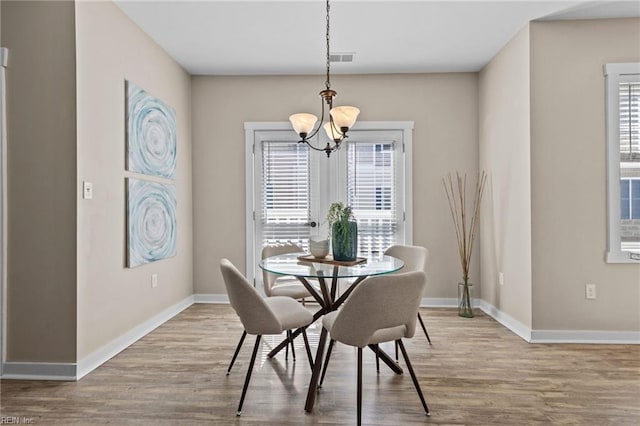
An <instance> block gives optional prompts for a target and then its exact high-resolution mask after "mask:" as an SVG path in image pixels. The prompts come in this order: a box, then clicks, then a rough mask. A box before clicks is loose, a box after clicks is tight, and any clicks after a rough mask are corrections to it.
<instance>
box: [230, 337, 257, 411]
mask: <svg viewBox="0 0 640 426" xmlns="http://www.w3.org/2000/svg"><path fill="white" fill-rule="evenodd" d="M261 337H262V336H261V335H258V336H256V344H255V345H254V346H253V354H251V362H249V369H248V370H247V377H246V378H245V379H244V386H243V387H242V395H241V396H240V404H238V412H237V413H236V416H239V415H240V414H242V404H243V403H244V397H245V395H246V394H247V388H248V387H249V380H251V372H252V371H253V364H254V363H255V362H256V355H257V354H258V348H259V347H260V338H261Z"/></svg>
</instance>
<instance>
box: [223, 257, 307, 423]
mask: <svg viewBox="0 0 640 426" xmlns="http://www.w3.org/2000/svg"><path fill="white" fill-rule="evenodd" d="M220 270H221V272H222V277H223V279H224V285H225V287H226V289H227V294H228V295H229V302H230V303H231V306H232V307H233V309H234V311H235V312H236V314H238V317H240V322H242V325H243V326H244V333H243V335H242V338H241V340H240V343H239V344H238V347H237V348H236V352H235V354H234V355H233V359H232V361H231V366H233V362H234V361H235V359H236V357H237V356H238V351H239V350H240V346H241V345H242V341H243V340H244V337H245V336H246V335H247V334H252V335H255V336H256V343H255V345H254V347H253V354H252V355H251V361H250V362H249V368H248V370H247V376H246V378H245V381H244V386H243V388H242V395H241V396H240V404H239V405H238V411H237V415H238V416H239V415H240V414H241V413H242V404H243V402H244V398H245V395H246V393H247V388H248V386H249V380H250V379H251V372H252V370H253V365H254V363H255V360H256V355H257V353H258V348H259V347H260V339H261V337H262V336H263V335H265V334H281V333H282V332H284V331H291V330H293V329H297V328H302V329H303V330H302V336H303V337H304V343H305V345H306V349H307V353H311V350H310V349H309V342H308V340H307V334H306V332H305V330H304V328H305V327H306V326H308V325H309V324H311V322H312V321H313V314H311V312H309V310H307V309H306V308H304V307H303V306H302V305H300V304H299V303H298V302H296V301H295V300H293V299H292V298H290V297H285V296H273V297H268V298H264V297H262V296H261V295H260V294H259V293H258V291H257V290H256V289H255V288H254V287H253V285H251V283H250V282H249V281H247V279H246V278H245V277H244V275H242V274H241V273H240V271H238V269H237V268H236V267H235V266H234V265H233V264H232V263H231V262H230V261H229V260H228V259H222V260H221V261H220ZM231 366H229V371H231ZM229 371H227V374H229Z"/></svg>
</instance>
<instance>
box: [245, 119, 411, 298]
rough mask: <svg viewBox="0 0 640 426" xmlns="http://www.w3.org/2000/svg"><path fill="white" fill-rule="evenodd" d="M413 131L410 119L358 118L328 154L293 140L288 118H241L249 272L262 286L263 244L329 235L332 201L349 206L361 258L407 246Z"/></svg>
mask: <svg viewBox="0 0 640 426" xmlns="http://www.w3.org/2000/svg"><path fill="white" fill-rule="evenodd" d="M412 129H413V123H411V122H359V123H357V124H356V126H355V127H354V128H353V129H351V130H350V132H349V138H348V139H347V140H346V141H345V142H344V143H343V146H342V147H341V149H340V150H338V151H336V152H334V153H333V154H331V157H330V158H327V157H326V155H323V154H322V153H318V152H314V151H311V150H310V149H309V148H308V147H307V146H306V145H304V144H298V143H297V141H298V137H297V136H296V135H295V133H294V132H293V130H291V127H290V125H289V123H288V122H278V123H245V141H246V142H245V143H246V145H245V147H246V159H245V167H246V193H247V196H246V206H247V221H246V235H247V240H246V242H247V251H246V259H247V262H246V263H247V271H246V273H247V277H248V278H249V279H254V282H255V284H256V286H257V287H258V288H262V284H261V280H262V273H261V271H260V269H259V268H258V261H259V259H260V254H261V251H262V248H263V247H264V246H265V245H267V244H274V243H280V242H285V241H291V242H294V243H296V244H298V245H300V246H301V247H303V249H305V250H306V249H308V241H309V238H317V239H323V238H326V237H327V235H328V229H327V224H326V215H327V211H328V209H329V205H330V204H331V203H332V202H335V201H342V202H344V203H346V204H347V205H350V206H351V207H352V208H353V211H354V216H355V218H356V220H357V221H358V255H359V256H366V257H375V256H381V255H382V253H383V252H384V250H386V249H387V248H388V247H389V246H391V245H393V244H411V243H412V239H411V232H412V227H411V214H410V213H411V198H410V197H409V196H408V195H407V194H411V161H410V160H409V159H410V154H411V137H412ZM321 133H322V132H321ZM315 144H316V146H319V145H323V142H318V141H315ZM405 158H408V159H405Z"/></svg>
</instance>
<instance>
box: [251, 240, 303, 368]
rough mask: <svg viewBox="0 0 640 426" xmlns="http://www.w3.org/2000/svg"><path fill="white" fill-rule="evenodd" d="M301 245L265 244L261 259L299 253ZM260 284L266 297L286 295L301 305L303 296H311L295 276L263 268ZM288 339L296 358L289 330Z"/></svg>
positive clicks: (287, 354)
mask: <svg viewBox="0 0 640 426" xmlns="http://www.w3.org/2000/svg"><path fill="white" fill-rule="evenodd" d="M303 251H304V250H302V247H300V246H299V245H297V244H294V243H290V242H287V243H284V244H277V245H267V246H264V247H263V248H262V256H261V257H262V259H265V258H267V257H271V256H277V255H279V254H287V253H301V252H303ZM262 284H263V287H264V294H266V295H267V297H271V296H287V297H291V298H293V299H297V300H301V301H302V305H304V304H305V298H306V297H311V294H310V293H309V290H307V289H306V288H305V286H304V285H302V283H301V282H300V281H298V279H297V278H295V277H291V276H284V275H276V274H273V273H271V272H267V271H265V270H264V269H263V270H262ZM287 337H288V338H289V341H290V342H291V356H293V360H294V361H295V359H296V350H295V347H294V344H293V339H291V332H289V333H288V334H287ZM288 358H289V345H287V347H286V350H285V359H288Z"/></svg>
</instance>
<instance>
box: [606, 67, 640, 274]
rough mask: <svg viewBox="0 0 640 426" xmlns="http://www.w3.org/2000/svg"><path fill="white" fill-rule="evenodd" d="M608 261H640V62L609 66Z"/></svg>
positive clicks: (607, 87)
mask: <svg viewBox="0 0 640 426" xmlns="http://www.w3.org/2000/svg"><path fill="white" fill-rule="evenodd" d="M605 79H606V94H607V95H606V100H607V105H606V106H607V175H608V176H607V178H608V186H607V188H608V191H607V197H608V212H607V213H608V224H607V226H608V229H607V231H608V247H607V262H610V263H628V262H638V261H640V63H626V64H607V65H606V66H605Z"/></svg>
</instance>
